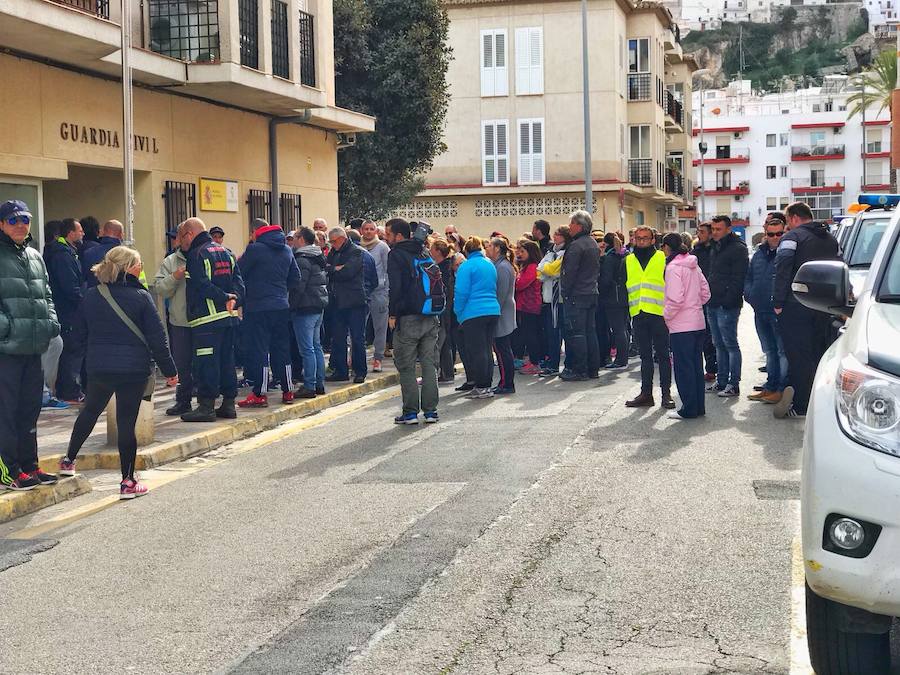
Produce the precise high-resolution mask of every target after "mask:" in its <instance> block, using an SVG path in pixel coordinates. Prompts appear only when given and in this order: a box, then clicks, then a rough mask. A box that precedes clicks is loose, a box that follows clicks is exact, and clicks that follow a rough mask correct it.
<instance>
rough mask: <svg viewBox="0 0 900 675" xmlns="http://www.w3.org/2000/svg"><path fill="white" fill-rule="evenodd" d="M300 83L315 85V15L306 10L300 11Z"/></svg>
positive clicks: (308, 85) (309, 85)
mask: <svg viewBox="0 0 900 675" xmlns="http://www.w3.org/2000/svg"><path fill="white" fill-rule="evenodd" d="M300 84H303V85H306V86H307V87H315V86H316V30H315V17H314V16H313V15H312V14H309V13H308V12H300Z"/></svg>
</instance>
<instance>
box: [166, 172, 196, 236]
mask: <svg viewBox="0 0 900 675" xmlns="http://www.w3.org/2000/svg"><path fill="white" fill-rule="evenodd" d="M162 197H163V201H165V203H166V233H165V237H166V241H165V247H166V252H167V253H171V252H172V238H171V237H170V236H169V235H170V234H172V235H174V234H175V231H176V230H177V229H178V226H179V225H180V224H181V223H183V222H184V221H185V220H187V219H188V218H193V217H194V216H196V215H197V186H196V185H194V184H193V183H179V182H177V181H172V180H167V181H166V183H165V192H163V196H162Z"/></svg>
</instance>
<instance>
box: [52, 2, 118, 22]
mask: <svg viewBox="0 0 900 675" xmlns="http://www.w3.org/2000/svg"><path fill="white" fill-rule="evenodd" d="M54 1H55V2H58V3H59V4H60V5H66V6H67V7H74V8H75V9H80V10H81V11H83V12H88V13H89V14H93V15H95V16H99V17H101V18H103V19H108V18H109V0H54Z"/></svg>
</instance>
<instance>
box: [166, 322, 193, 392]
mask: <svg viewBox="0 0 900 675" xmlns="http://www.w3.org/2000/svg"><path fill="white" fill-rule="evenodd" d="M192 344H193V343H192V339H191V329H190V328H187V327H185V326H173V325H172V324H169V346H170V347H171V348H172V358H173V359H174V361H175V368H176V369H177V370H178V388H177V389H176V390H175V400H176V401H178V402H179V403H190V402H191V398H192V396H193V391H194V378H193V376H192V375H191V368H192V362H193V358H194V350H193V349H192V348H191V345H192Z"/></svg>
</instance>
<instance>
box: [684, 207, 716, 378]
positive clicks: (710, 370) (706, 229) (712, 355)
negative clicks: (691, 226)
mask: <svg viewBox="0 0 900 675" xmlns="http://www.w3.org/2000/svg"><path fill="white" fill-rule="evenodd" d="M711 239H712V226H711V225H710V224H709V223H700V224H699V225H697V243H696V244H695V245H694V249H693V250H692V251H691V253H692V254H693V255H694V257H695V258H697V264H698V265H699V266H700V271H701V272H703V276H705V277H706V280H707V282H708V281H709V258H710V256H711V255H712V241H711ZM703 318H704V320H705V321H706V337H705V338H704V340H703V361H704V362H705V364H706V367H705V369H706V381H707V382H712V381H713V380H715V379H716V373H718V372H719V366H718V363H717V362H716V345H715V344H713V339H712V329H711V328H710V327H709V307H708V306H704V307H703Z"/></svg>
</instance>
